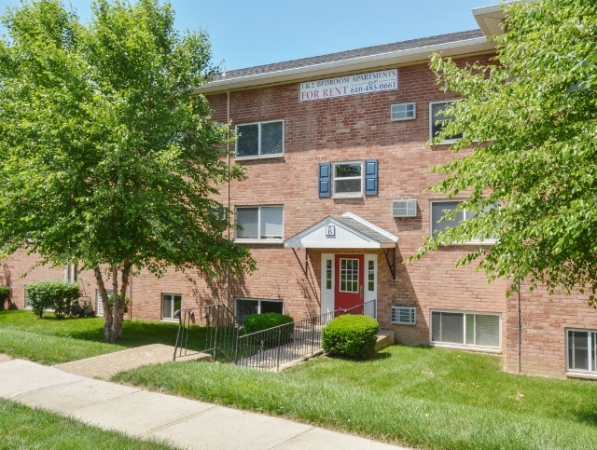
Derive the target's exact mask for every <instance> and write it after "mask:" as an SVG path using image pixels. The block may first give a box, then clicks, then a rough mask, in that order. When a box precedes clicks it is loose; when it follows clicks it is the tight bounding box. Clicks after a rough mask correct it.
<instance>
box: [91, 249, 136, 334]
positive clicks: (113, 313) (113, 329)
mask: <svg viewBox="0 0 597 450" xmlns="http://www.w3.org/2000/svg"><path fill="white" fill-rule="evenodd" d="M132 267H133V265H132V264H131V263H130V262H129V261H128V260H125V261H124V262H123V263H122V282H121V284H120V289H119V287H118V265H116V264H113V265H111V266H110V272H111V276H112V297H113V300H114V301H113V302H112V308H110V305H109V303H108V295H107V292H106V287H105V284H104V280H103V277H102V272H101V270H100V268H99V267H95V268H94V272H95V278H96V280H97V285H98V286H99V289H100V294H101V296H102V304H103V305H104V321H105V322H104V338H105V339H106V341H108V342H114V341H120V340H122V324H123V322H124V304H125V299H126V291H127V289H128V286H129V282H130V276H131V269H132Z"/></svg>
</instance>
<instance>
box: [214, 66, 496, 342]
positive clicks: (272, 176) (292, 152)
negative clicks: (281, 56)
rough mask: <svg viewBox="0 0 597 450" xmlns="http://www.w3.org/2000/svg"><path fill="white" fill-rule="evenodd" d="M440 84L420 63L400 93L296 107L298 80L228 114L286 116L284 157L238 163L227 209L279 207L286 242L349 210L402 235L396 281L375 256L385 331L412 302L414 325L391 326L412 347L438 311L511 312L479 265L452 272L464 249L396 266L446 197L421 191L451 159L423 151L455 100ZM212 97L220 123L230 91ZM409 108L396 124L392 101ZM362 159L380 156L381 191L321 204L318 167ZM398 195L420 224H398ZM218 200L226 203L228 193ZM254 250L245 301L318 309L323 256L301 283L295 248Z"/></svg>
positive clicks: (239, 118) (425, 338)
mask: <svg viewBox="0 0 597 450" xmlns="http://www.w3.org/2000/svg"><path fill="white" fill-rule="evenodd" d="M475 59H478V58H475ZM475 59H471V58H469V59H468V60H463V61H462V63H464V62H466V61H469V62H471V61H473V60H475ZM435 81H436V78H435V75H434V74H433V72H431V71H430V70H429V68H428V67H427V65H424V64H421V65H416V66H409V67H402V68H400V69H399V89H398V90H397V91H389V92H380V93H374V94H363V95H355V96H349V97H341V98H334V99H328V100H319V101H311V102H299V101H298V84H296V83H295V84H289V85H282V86H273V87H269V88H263V89H254V90H246V91H240V92H232V93H230V111H229V117H230V118H231V119H232V120H233V123H234V124H235V125H238V124H243V123H251V122H258V121H267V120H280V119H283V120H284V131H285V153H284V157H283V158H278V159H266V160H251V161H239V164H241V165H242V166H243V167H245V168H246V171H247V175H248V179H247V180H246V181H243V182H234V183H232V185H231V199H232V201H231V205H230V206H231V208H232V209H234V207H235V206H243V205H268V204H283V205H284V222H285V226H284V237H285V238H288V237H291V236H293V235H295V234H296V233H298V232H300V231H302V230H304V229H305V228H307V227H309V226H310V225H313V224H314V223H316V222H317V221H319V220H322V219H323V218H325V217H326V216H327V215H329V214H342V213H344V212H347V211H350V212H352V213H355V214H357V215H359V216H361V217H363V218H364V219H366V220H369V221H370V222H373V223H374V224H376V225H378V226H380V227H382V228H384V229H385V230H387V231H389V232H391V233H393V234H395V235H397V236H398V237H399V239H400V241H399V243H398V250H397V251H398V257H399V258H398V259H399V261H398V262H399V264H398V268H397V276H396V280H393V279H392V277H391V274H390V271H389V269H388V267H387V264H386V262H385V257H384V256H383V253H381V252H379V253H378V265H379V268H378V276H379V284H378V297H379V299H378V300H379V307H378V311H379V319H380V322H381V324H382V326H386V327H389V326H391V324H390V307H391V305H408V306H416V307H417V326H416V327H412V326H395V327H394V328H395V330H396V337H397V340H398V341H399V342H406V343H412V344H428V343H429V316H430V309H432V308H434V309H435V308H437V309H451V310H468V311H479V312H494V313H501V314H502V316H503V319H504V320H506V315H507V310H506V302H505V298H504V293H505V288H506V286H505V283H503V282H498V283H494V284H493V285H491V286H490V285H488V284H487V282H486V281H485V277H484V276H483V274H480V273H477V272H476V271H475V268H474V267H464V268H460V269H456V268H455V264H456V261H457V260H458V258H459V257H461V256H463V255H464V254H466V251H467V248H466V247H449V248H444V249H442V250H440V251H438V252H436V253H434V254H432V255H429V256H427V257H425V258H424V259H423V260H421V261H418V262H416V263H414V264H412V265H409V266H404V265H402V264H400V261H401V260H402V259H406V258H407V257H408V256H410V255H412V254H413V253H414V252H415V251H416V249H417V248H419V247H420V246H421V244H422V242H423V239H424V238H425V237H426V236H428V235H429V202H430V200H433V199H440V198H441V197H438V196H437V195H434V194H430V193H427V192H424V191H425V189H426V188H427V187H429V186H431V185H433V184H434V183H435V182H437V181H438V180H439V177H438V176H437V175H436V174H430V173H429V171H428V169H429V168H430V167H432V166H434V165H438V164H443V163H445V162H447V161H449V160H451V159H452V158H453V154H452V153H451V152H449V151H448V148H447V146H438V147H434V148H425V142H426V141H427V140H428V139H429V103H430V102H435V101H441V100H449V99H453V98H454V95H453V94H449V93H444V92H441V91H440V90H439V88H438V86H437V85H436V82H435ZM209 100H210V102H211V104H212V105H213V107H214V109H215V110H216V115H215V118H216V120H220V121H225V120H226V119H227V117H228V114H227V111H226V108H227V98H226V94H221V95H213V96H210V97H209ZM405 102H416V104H417V106H416V117H417V118H416V120H412V121H404V122H392V121H391V120H390V105H392V104H394V103H405ZM366 158H377V159H378V160H379V195H377V196H366V197H363V198H359V199H333V198H325V199H320V198H319V196H318V178H317V173H318V172H317V171H318V163H319V162H338V161H351V160H363V159H366ZM225 192H226V189H223V194H225ZM397 199H416V200H417V201H418V208H419V211H418V215H417V218H415V219H395V218H393V217H392V214H391V203H392V200H397ZM221 200H222V201H225V195H223V196H222V198H221ZM253 249H254V251H253V254H254V256H255V258H256V259H257V261H258V267H259V269H258V271H257V272H256V273H255V274H253V275H251V276H249V277H247V279H246V281H245V285H244V286H245V289H246V290H247V295H248V296H255V297H264V298H282V299H284V300H285V301H286V302H287V304H288V309H289V310H290V311H297V310H301V309H302V310H305V309H307V310H309V311H316V310H317V305H318V302H319V296H320V293H319V292H320V286H319V284H320V281H319V278H320V267H319V264H320V253H321V252H317V251H314V250H312V251H311V253H312V256H311V263H312V264H313V266H312V270H313V273H314V276H313V275H312V274H310V276H309V277H305V275H304V274H303V273H302V272H301V270H300V267H299V262H298V261H297V260H296V258H295V256H294V254H293V253H292V250H291V249H284V248H282V246H280V245H277V246H275V245H274V246H266V245H262V246H258V247H254V248H253ZM329 252H330V251H326V253H329ZM337 253H340V251H338V252H337ZM351 253H354V251H351ZM301 258H302V256H301ZM297 312H298V311H297Z"/></svg>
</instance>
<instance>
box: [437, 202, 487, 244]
mask: <svg viewBox="0 0 597 450" xmlns="http://www.w3.org/2000/svg"><path fill="white" fill-rule="evenodd" d="M460 203H462V200H449V201H444V200H439V201H432V202H431V208H430V210H431V211H430V215H431V217H430V220H429V223H430V233H431V236H436V235H437V233H439V232H441V231H446V230H448V229H449V228H453V227H455V226H456V225H458V224H459V223H460V222H461V221H463V220H467V219H470V218H472V217H475V215H476V214H477V213H475V212H473V211H468V210H464V211H459V212H458V213H457V214H456V217H455V218H454V219H453V220H441V221H440V219H441V218H442V217H444V216H445V215H446V214H447V213H448V212H449V211H455V210H456V208H457V207H458V205H459V204H460ZM492 207H494V206H492ZM495 242H496V238H495V237H487V238H481V237H477V238H476V239H471V240H470V241H467V242H464V244H480V243H485V244H493V243H495Z"/></svg>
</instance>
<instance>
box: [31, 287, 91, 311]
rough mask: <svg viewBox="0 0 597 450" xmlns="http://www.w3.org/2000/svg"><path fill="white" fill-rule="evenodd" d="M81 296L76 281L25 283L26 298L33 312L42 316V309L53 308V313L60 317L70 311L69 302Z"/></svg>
mask: <svg viewBox="0 0 597 450" xmlns="http://www.w3.org/2000/svg"><path fill="white" fill-rule="evenodd" d="M80 296H81V289H80V287H79V285H78V284H77V283H70V282H67V281H40V282H38V283H31V284H29V285H27V299H28V300H29V303H31V307H32V309H33V312H34V313H35V314H36V315H37V316H38V317H40V318H41V317H42V316H43V313H44V310H46V309H51V308H53V309H54V315H55V316H56V317H59V318H62V317H64V316H65V315H67V314H69V313H70V310H71V303H72V302H73V301H74V300H76V299H78V298H79V297H80Z"/></svg>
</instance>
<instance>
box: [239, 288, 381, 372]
mask: <svg viewBox="0 0 597 450" xmlns="http://www.w3.org/2000/svg"><path fill="white" fill-rule="evenodd" d="M376 303H377V300H376V299H374V300H371V301H369V302H367V303H364V304H362V305H357V306H354V307H352V308H340V309H337V310H334V311H330V312H328V313H324V314H320V315H317V316H312V317H309V318H307V319H302V320H300V321H294V322H291V323H286V324H282V325H277V326H275V327H271V328H268V329H266V330H261V331H255V332H253V333H248V334H244V335H240V334H239V335H238V337H237V347H236V355H235V359H234V360H235V364H236V365H240V366H245V367H251V368H254V369H258V370H270V369H273V368H276V370H278V371H279V369H280V365H281V364H284V363H285V362H289V361H292V360H296V359H299V358H302V357H305V356H308V355H313V354H314V353H315V352H317V351H319V350H320V349H321V331H322V329H323V327H324V326H325V324H327V323H328V322H329V321H330V320H331V319H334V318H335V317H336V316H338V315H343V314H350V313H351V312H354V311H356V310H360V311H361V314H363V315H364V313H365V312H367V310H368V309H369V308H372V317H375V316H376ZM289 327H292V331H290V330H288V331H287V333H288V334H290V333H291V334H292V336H291V337H289V342H287V343H282V339H284V337H283V334H285V333H283V331H285V330H284V329H285V328H289ZM272 343H276V345H273V344H272ZM257 347H258V348H257Z"/></svg>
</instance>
